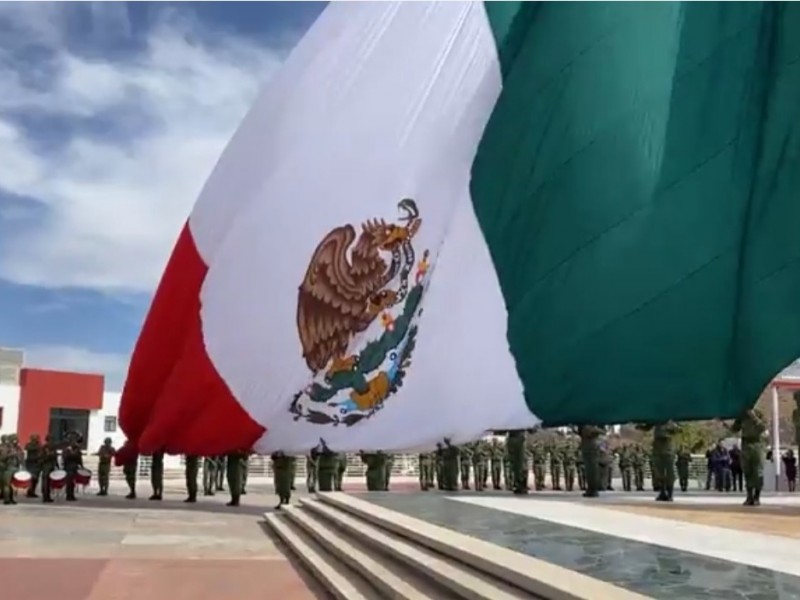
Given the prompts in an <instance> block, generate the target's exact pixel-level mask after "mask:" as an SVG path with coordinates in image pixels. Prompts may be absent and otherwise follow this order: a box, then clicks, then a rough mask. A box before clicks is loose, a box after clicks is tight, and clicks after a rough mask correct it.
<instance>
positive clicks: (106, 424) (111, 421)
mask: <svg viewBox="0 0 800 600" xmlns="http://www.w3.org/2000/svg"><path fill="white" fill-rule="evenodd" d="M116 430H117V417H106V418H105V421H103V431H105V432H106V433H114V432H115V431H116Z"/></svg>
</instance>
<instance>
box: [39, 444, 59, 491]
mask: <svg viewBox="0 0 800 600" xmlns="http://www.w3.org/2000/svg"><path fill="white" fill-rule="evenodd" d="M39 460H40V462H39V470H40V474H41V479H42V502H46V503H49V502H52V501H53V497H52V494H51V489H50V473H52V472H53V471H55V470H56V469H58V451H57V450H56V447H55V445H54V444H53V441H52V439H51V438H50V436H49V435H48V436H47V437H45V438H44V445H43V446H42V453H41V455H40V459H39Z"/></svg>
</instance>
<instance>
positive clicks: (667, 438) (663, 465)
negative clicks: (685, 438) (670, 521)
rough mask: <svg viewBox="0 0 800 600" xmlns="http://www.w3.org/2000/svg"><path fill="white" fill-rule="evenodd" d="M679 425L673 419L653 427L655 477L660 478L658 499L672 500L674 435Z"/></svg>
mask: <svg viewBox="0 0 800 600" xmlns="http://www.w3.org/2000/svg"><path fill="white" fill-rule="evenodd" d="M678 429H679V427H678V425H677V424H675V423H674V422H673V421H668V422H667V423H661V424H659V425H656V426H655V427H654V428H653V454H652V456H653V468H654V469H655V472H654V474H653V477H654V478H655V479H657V480H658V486H659V491H658V496H657V497H656V500H658V501H661V502H672V494H673V490H674V486H675V448H674V447H673V437H674V435H675V434H676V433H677V432H678Z"/></svg>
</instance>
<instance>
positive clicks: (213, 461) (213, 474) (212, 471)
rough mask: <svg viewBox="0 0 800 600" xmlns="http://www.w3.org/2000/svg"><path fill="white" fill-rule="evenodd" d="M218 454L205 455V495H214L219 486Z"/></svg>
mask: <svg viewBox="0 0 800 600" xmlns="http://www.w3.org/2000/svg"><path fill="white" fill-rule="evenodd" d="M218 462H219V461H218V460H217V457H216V456H205V457H203V495H204V496H213V495H214V490H215V489H216V487H217V464H218Z"/></svg>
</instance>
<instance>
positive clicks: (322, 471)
mask: <svg viewBox="0 0 800 600" xmlns="http://www.w3.org/2000/svg"><path fill="white" fill-rule="evenodd" d="M336 462H337V461H336V453H335V452H333V451H332V450H330V449H329V448H327V447H323V448H322V451H321V452H320V453H319V459H318V461H317V477H318V480H317V485H318V486H319V491H320V492H332V491H334V490H333V483H334V479H335V477H336Z"/></svg>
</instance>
